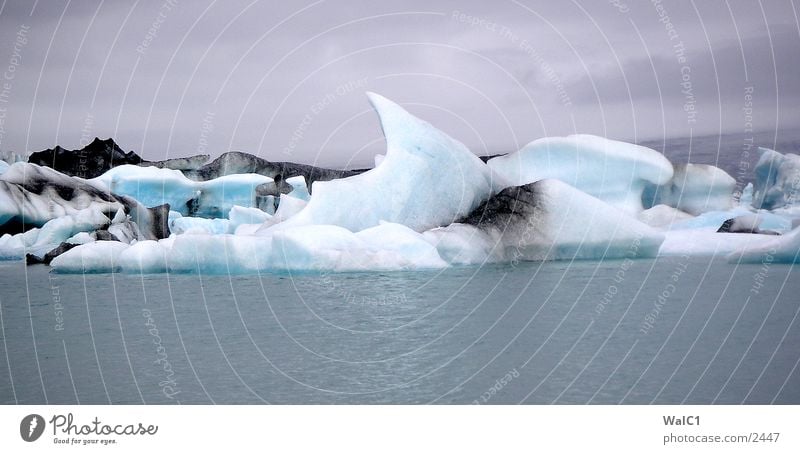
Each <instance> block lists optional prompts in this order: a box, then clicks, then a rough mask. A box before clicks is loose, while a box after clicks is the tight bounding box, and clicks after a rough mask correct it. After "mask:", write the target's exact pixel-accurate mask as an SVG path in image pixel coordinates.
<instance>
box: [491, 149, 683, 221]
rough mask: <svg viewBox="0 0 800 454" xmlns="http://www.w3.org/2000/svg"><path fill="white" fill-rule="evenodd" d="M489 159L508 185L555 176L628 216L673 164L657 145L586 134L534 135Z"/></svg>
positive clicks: (670, 172)
mask: <svg viewBox="0 0 800 454" xmlns="http://www.w3.org/2000/svg"><path fill="white" fill-rule="evenodd" d="M487 164H488V165H489V167H491V168H492V169H493V170H494V171H495V172H496V173H498V174H499V175H501V176H502V177H504V178H505V179H507V180H508V181H510V183H511V185H514V186H520V185H524V184H528V183H533V182H536V181H539V180H543V179H557V180H561V181H563V182H565V183H567V184H569V185H571V186H573V187H575V188H577V189H579V190H581V191H583V192H585V193H587V194H589V195H592V196H594V197H596V198H598V199H600V200H602V201H604V202H606V203H609V204H611V205H613V206H615V207H617V208H618V209H621V210H622V211H625V212H626V213H628V214H631V215H635V214H637V213H638V212H640V211H642V210H643V209H644V208H645V207H644V206H643V205H642V194H643V192H644V190H645V187H646V186H648V185H655V186H660V185H663V184H666V183H667V182H668V181H670V179H671V178H672V176H673V168H672V164H671V163H670V162H669V161H668V160H667V158H665V157H664V156H663V155H662V154H661V153H659V152H657V151H655V150H652V149H650V148H646V147H643V146H640V145H633V144H629V143H625V142H618V141H616V140H609V139H606V138H603V137H597V136H593V135H588V134H577V135H571V136H567V137H546V138H542V139H538V140H535V141H533V142H531V143H529V144H528V145H525V146H524V147H523V148H522V149H521V150H519V151H517V152H516V153H511V154H508V155H505V156H498V157H495V158H492V159H489V161H488V162H487Z"/></svg>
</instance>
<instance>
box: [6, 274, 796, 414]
mask: <svg viewBox="0 0 800 454" xmlns="http://www.w3.org/2000/svg"><path fill="white" fill-rule="evenodd" d="M629 265H630V262H627V263H626V262H622V261H606V262H575V263H569V262H559V263H544V264H539V263H527V264H521V265H518V266H516V267H512V266H510V265H505V266H490V267H469V268H454V269H449V270H446V271H442V272H425V273H421V272H395V273H371V274H357V273H353V274H330V275H320V274H316V273H314V274H304V275H288V274H287V275H263V276H236V277H228V276H198V275H146V276H138V275H136V276H132V275H107V274H101V275H86V276H80V275H57V274H49V273H48V268H45V267H43V266H33V267H27V268H25V267H23V266H22V265H21V264H19V263H5V264H2V265H0V288H2V289H3V291H2V295H0V298H1V299H0V303H2V307H1V308H0V309H1V310H0V314H2V333H1V334H2V337H3V343H2V346H0V402H2V403H15V402H16V403H25V404H40V403H51V404H55V403H59V404H70V403H77V402H80V403H84V404H88V403H96V404H102V403H108V402H111V403H141V402H146V403H171V402H176V403H177V402H180V403H184V404H186V403H211V402H215V403H263V402H269V403H357V402H358V403H361V402H363V403H427V402H436V403H471V402H474V401H476V400H477V401H478V402H480V403H484V402H486V403H491V404H500V403H520V402H522V403H551V402H556V403H586V402H591V403H619V402H622V403H636V404H641V403H681V402H686V403H711V402H716V403H741V402H746V403H770V402H776V403H793V404H797V403H800V370H798V369H800V368H798V361H800V320H798V311H800V298H798V294H800V273H799V272H798V270H797V268H796V267H793V266H789V265H771V266H769V267H763V266H762V265H746V266H745V265H741V266H735V265H729V264H727V263H724V262H719V261H717V262H709V261H708V260H707V259H692V260H690V261H685V259H680V258H669V259H658V260H640V261H636V262H634V264H633V265H632V266H629ZM762 282H763V286H762V285H760V283H762ZM659 295H661V298H660V299H659ZM58 304H61V305H62V306H63V309H60V308H59V307H58V306H57V305H58ZM58 310H61V311H62V313H63V314H61V315H63V323H61V324H60V325H59V327H60V328H63V329H56V326H57V324H58V323H59V321H58V320H57V315H59V314H57V311H58ZM646 321H649V322H650V323H649V324H647V323H646ZM165 393H166V394H171V395H172V399H170V398H168V397H167V396H166V395H165Z"/></svg>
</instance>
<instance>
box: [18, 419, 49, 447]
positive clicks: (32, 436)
mask: <svg viewBox="0 0 800 454" xmlns="http://www.w3.org/2000/svg"><path fill="white" fill-rule="evenodd" d="M42 433H44V418H42V417H41V416H39V415H37V414H32V415H28V416H26V417H24V418H22V422H21V423H19V435H20V436H21V437H22V439H23V440H25V441H36V440H38V439H39V437H41V436H42Z"/></svg>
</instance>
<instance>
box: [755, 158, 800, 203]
mask: <svg viewBox="0 0 800 454" xmlns="http://www.w3.org/2000/svg"><path fill="white" fill-rule="evenodd" d="M758 151H759V153H760V154H761V155H760V156H759V159H758V163H757V164H756V168H755V178H756V180H755V184H754V191H753V201H752V203H753V208H763V209H767V210H774V209H776V208H784V207H789V206H792V205H796V204H797V202H798V198H800V156H798V155H796V154H792V153H786V154H781V153H778V152H777V151H775V150H770V149H768V148H761V147H759V149H758Z"/></svg>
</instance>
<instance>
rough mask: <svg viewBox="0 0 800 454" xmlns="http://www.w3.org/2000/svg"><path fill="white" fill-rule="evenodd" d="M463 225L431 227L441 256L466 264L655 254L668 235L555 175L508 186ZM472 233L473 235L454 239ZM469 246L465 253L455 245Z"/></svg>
mask: <svg viewBox="0 0 800 454" xmlns="http://www.w3.org/2000/svg"><path fill="white" fill-rule="evenodd" d="M460 223H461V224H465V225H471V226H474V228H477V229H480V230H482V231H483V234H482V235H479V234H477V232H475V230H474V228H473V229H470V228H464V227H458V228H455V229H453V226H449V227H447V228H446V229H441V230H438V231H436V230H435V231H431V232H429V233H427V235H428V238H429V239H434V240H438V242H436V243H435V244H436V246H437V249H439V248H440V247H441V248H442V249H440V255H441V256H442V257H447V258H455V259H456V260H457V261H458V262H461V263H463V261H464V259H465V258H467V257H472V258H477V259H478V260H480V261H497V260H503V261H511V262H516V261H521V260H533V261H540V260H571V259H605V258H639V257H654V256H656V254H657V253H658V249H659V246H660V245H661V242H662V241H663V240H664V235H663V234H662V233H660V232H658V231H657V230H655V229H653V228H651V227H650V226H648V225H646V224H644V223H642V222H639V221H637V220H636V219H634V218H632V217H630V216H628V215H627V214H626V213H625V212H623V211H621V210H619V209H617V208H614V207H613V206H611V205H609V204H607V203H605V202H603V201H602V200H600V199H597V198H595V197H592V196H590V195H588V194H586V193H584V192H582V191H579V190H578V189H576V188H574V187H572V186H570V185H568V184H566V183H564V182H562V181H560V180H554V179H545V180H540V181H537V182H536V183H531V184H527V185H523V186H515V187H510V188H506V189H504V190H503V191H501V192H500V193H499V194H497V195H496V196H494V197H492V198H491V199H489V200H488V201H487V202H486V203H484V204H483V205H481V206H480V207H479V208H477V209H476V210H475V211H474V212H472V213H471V214H470V215H469V216H467V217H466V218H465V219H462V220H461V221H460ZM463 235H467V236H468V238H453V236H456V237H458V236H463ZM459 243H460V244H464V245H466V249H467V250H466V251H465V252H458V251H456V250H454V245H457V244H459Z"/></svg>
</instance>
